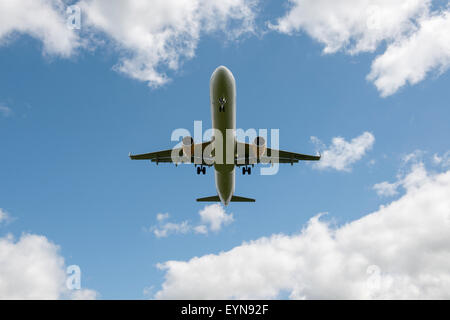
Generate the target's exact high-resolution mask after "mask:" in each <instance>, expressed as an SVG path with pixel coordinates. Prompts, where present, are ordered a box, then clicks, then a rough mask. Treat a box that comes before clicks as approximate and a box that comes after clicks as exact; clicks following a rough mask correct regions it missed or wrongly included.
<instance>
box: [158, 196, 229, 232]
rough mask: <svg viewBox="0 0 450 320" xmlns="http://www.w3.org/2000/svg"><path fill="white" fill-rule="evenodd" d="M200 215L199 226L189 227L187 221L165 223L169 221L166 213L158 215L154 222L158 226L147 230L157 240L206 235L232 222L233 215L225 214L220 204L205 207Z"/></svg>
mask: <svg viewBox="0 0 450 320" xmlns="http://www.w3.org/2000/svg"><path fill="white" fill-rule="evenodd" d="M198 214H199V215H200V224H198V225H195V226H193V225H191V224H190V223H189V221H187V220H186V221H183V222H181V223H173V222H166V221H167V219H169V214H168V213H158V214H157V215H156V221H157V222H158V225H155V226H152V227H150V228H149V231H151V232H153V233H154V235H155V236H156V237H157V238H164V237H167V236H169V235H170V234H186V233H189V232H192V231H193V232H195V233H201V234H207V233H208V231H215V232H217V231H219V230H220V229H221V228H222V226H224V225H228V224H230V223H231V222H233V220H234V219H233V214H232V213H229V214H228V213H226V212H225V210H224V209H223V207H222V206H221V205H220V204H212V205H209V206H205V207H204V208H203V209H202V210H200V211H199V213H198Z"/></svg>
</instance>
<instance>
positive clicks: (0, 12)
mask: <svg viewBox="0 0 450 320" xmlns="http://www.w3.org/2000/svg"><path fill="white" fill-rule="evenodd" d="M65 10H66V7H65V5H64V2H63V1H61V0H15V1H0V44H4V43H7V42H8V41H9V40H11V38H13V37H14V35H15V34H27V35H30V36H32V37H34V38H36V39H39V40H41V41H42V43H43V45H44V52H45V53H46V54H56V55H60V56H62V57H69V56H71V55H72V54H73V53H74V51H75V50H76V49H77V48H78V47H80V45H81V42H80V39H79V37H78V35H77V34H76V32H75V31H74V30H73V29H70V28H68V27H67V26H66V14H65Z"/></svg>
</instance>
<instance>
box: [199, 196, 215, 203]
mask: <svg viewBox="0 0 450 320" xmlns="http://www.w3.org/2000/svg"><path fill="white" fill-rule="evenodd" d="M197 202H220V198H219V196H212V197H205V198H198V199H197Z"/></svg>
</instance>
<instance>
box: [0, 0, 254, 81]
mask: <svg viewBox="0 0 450 320" xmlns="http://www.w3.org/2000/svg"><path fill="white" fill-rule="evenodd" d="M257 2H258V0H229V1H221V0H182V1H180V0H151V1H142V0H116V1H109V0H81V1H78V2H76V3H75V5H77V6H78V7H79V8H80V9H81V13H82V20H81V24H80V27H81V30H74V29H73V28H69V27H68V26H67V24H68V21H69V16H70V14H67V13H66V10H67V2H66V1H62V0H15V1H4V0H2V1H0V45H2V44H8V43H9V42H10V41H11V40H12V39H14V37H15V36H16V35H21V34H27V35H29V36H31V37H34V38H36V39H38V40H40V41H41V42H42V43H43V51H44V53H45V54H49V55H58V56H61V57H66V58H67V57H70V56H72V55H73V54H74V53H75V52H76V51H77V49H78V48H81V47H82V48H89V49H90V50H92V49H95V47H96V46H98V45H100V44H107V45H108V44H109V45H110V48H112V49H113V50H116V51H117V52H119V54H120V56H121V58H120V61H119V63H118V64H117V65H115V66H114V69H115V70H117V71H119V72H122V73H124V74H126V75H128V76H130V77H131V78H134V79H137V80H141V81H145V82H147V83H148V84H149V85H150V86H152V87H156V86H160V85H162V84H164V83H166V82H167V81H168V80H169V79H168V77H167V75H166V72H165V71H166V70H167V69H170V70H177V69H178V68H179V65H180V63H181V62H182V61H183V60H185V59H190V58H192V57H193V56H194V55H195V50H196V48H197V45H198V42H199V40H200V38H201V37H202V36H203V35H206V34H212V33H214V32H216V31H223V34H224V35H225V36H226V39H236V38H238V37H240V36H241V35H242V34H245V33H252V32H253V31H254V19H255V12H254V9H255V7H256V4H257ZM80 33H81V34H82V35H83V38H82V37H80V35H79V34H80Z"/></svg>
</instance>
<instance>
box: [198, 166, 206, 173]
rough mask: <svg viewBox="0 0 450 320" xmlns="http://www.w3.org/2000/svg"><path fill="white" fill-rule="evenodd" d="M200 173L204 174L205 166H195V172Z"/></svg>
mask: <svg viewBox="0 0 450 320" xmlns="http://www.w3.org/2000/svg"><path fill="white" fill-rule="evenodd" d="M200 173H202V174H206V167H204V166H199V167H197V174H200Z"/></svg>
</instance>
